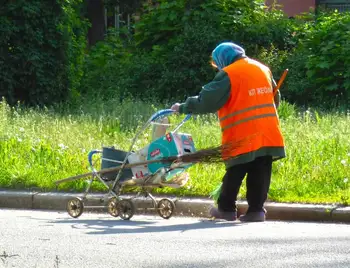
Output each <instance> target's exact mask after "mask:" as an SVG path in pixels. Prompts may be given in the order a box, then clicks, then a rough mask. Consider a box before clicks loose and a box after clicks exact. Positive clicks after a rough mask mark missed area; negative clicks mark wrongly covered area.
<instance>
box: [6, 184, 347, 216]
mask: <svg viewBox="0 0 350 268" xmlns="http://www.w3.org/2000/svg"><path fill="white" fill-rule="evenodd" d="M79 196H82V194H75V193H59V192H47V193H44V192H35V191H13V190H0V208H1V207H2V208H17V209H40V210H59V211H60V210H66V205H67V201H68V200H69V199H71V198H73V197H79ZM103 197H104V195H103V194H89V195H88V202H87V205H89V206H101V205H105V204H106V200H104V198H103ZM126 197H129V196H126ZM155 197H156V199H157V200H158V199H160V198H165V197H168V198H170V199H172V200H173V201H175V204H176V212H175V215H183V216H194V217H209V214H208V211H209V209H210V208H211V207H212V206H213V205H214V202H213V200H211V199H208V198H188V197H176V196H155ZM134 203H135V206H136V208H137V209H138V211H137V212H136V214H148V213H155V211H154V210H147V209H146V208H151V207H152V201H151V199H150V198H142V197H139V198H136V199H134ZM265 208H266V210H267V220H283V221H327V222H344V223H350V207H339V206H336V205H312V204H286V203H272V202H267V203H266V204H265ZM246 209H247V203H246V202H238V214H243V213H244V212H245V210H246ZM87 210H88V209H87ZM89 210H91V209H89ZM96 210H101V208H100V209H96Z"/></svg>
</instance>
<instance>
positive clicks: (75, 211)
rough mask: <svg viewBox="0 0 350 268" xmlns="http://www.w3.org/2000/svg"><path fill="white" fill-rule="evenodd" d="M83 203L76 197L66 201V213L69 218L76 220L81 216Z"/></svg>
mask: <svg viewBox="0 0 350 268" xmlns="http://www.w3.org/2000/svg"><path fill="white" fill-rule="evenodd" d="M83 210H84V203H83V201H82V200H81V198H79V197H76V198H73V199H71V200H69V201H68V203H67V212H68V214H69V216H71V217H73V218H78V217H79V216H80V215H81V214H83Z"/></svg>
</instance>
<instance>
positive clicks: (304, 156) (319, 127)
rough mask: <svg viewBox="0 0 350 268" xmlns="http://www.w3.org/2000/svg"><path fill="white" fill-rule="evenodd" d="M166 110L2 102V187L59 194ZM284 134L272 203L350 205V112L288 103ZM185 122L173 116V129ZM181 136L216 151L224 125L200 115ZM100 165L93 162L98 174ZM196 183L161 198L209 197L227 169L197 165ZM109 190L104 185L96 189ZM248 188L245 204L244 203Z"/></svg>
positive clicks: (127, 104)
mask: <svg viewBox="0 0 350 268" xmlns="http://www.w3.org/2000/svg"><path fill="white" fill-rule="evenodd" d="M160 109H164V107H163V106H161V105H158V104H157V105H153V103H145V102H140V101H135V100H124V103H123V104H122V105H121V103H120V102H119V101H118V99H109V100H108V101H106V100H103V101H102V100H100V99H96V98H95V99H86V100H84V103H82V105H81V106H80V107H77V108H76V109H74V110H68V109H67V107H66V106H65V107H63V109H62V110H57V109H56V110H52V109H46V110H39V109H33V108H32V109H27V108H26V109H23V107H21V106H16V107H11V106H9V105H7V104H6V102H4V101H3V102H2V103H0V121H1V122H5V124H1V125H0V187H3V188H8V189H11V188H17V189H30V188H34V187H36V188H37V189H38V188H39V189H40V190H42V191H48V190H56V186H55V184H54V182H55V181H57V180H60V179H63V178H67V177H70V176H74V175H77V174H82V173H86V172H89V171H90V170H89V166H88V162H87V154H88V152H89V151H90V150H93V149H101V147H102V146H115V147H116V148H118V149H121V150H128V149H129V146H130V143H131V140H132V138H133V137H134V135H135V128H136V127H138V128H139V129H140V128H141V126H143V124H144V123H145V122H146V120H147V119H148V118H149V117H150V116H151V115H152V114H153V113H154V112H156V111H159V110H160ZM279 116H280V120H281V128H282V131H283V134H284V137H285V140H286V146H287V147H286V150H287V158H286V159H284V160H281V161H277V162H275V163H274V165H273V179H272V181H271V188H270V192H269V200H272V201H278V202H305V203H340V204H349V202H350V180H349V179H350V178H349V174H350V151H349V148H350V140H349V135H350V129H349V124H350V114H344V113H341V114H340V113H331V114H325V113H321V112H319V111H314V110H307V111H301V110H297V109H296V108H295V107H294V106H293V105H290V104H288V103H285V102H282V103H281V106H280V107H279ZM181 119H183V116H172V117H171V118H170V121H171V123H172V124H173V125H172V127H171V129H174V128H175V126H176V123H178V122H180V120H181ZM180 132H182V133H190V134H191V135H192V136H193V140H194V142H195V145H196V148H197V149H204V148H209V147H212V146H217V145H218V144H219V143H220V135H221V132H220V127H219V125H218V122H217V118H216V117H215V116H212V115H206V116H198V117H196V119H191V120H190V121H188V122H187V123H186V124H184V125H183V126H182V127H181V129H180ZM150 134H151V127H150V129H147V130H146V131H144V132H143V133H142V135H141V136H140V137H139V138H138V140H137V142H136V144H135V147H134V149H135V150H138V149H141V148H143V147H144V146H145V145H147V144H149V143H150V138H151V135H150ZM100 161H101V159H100V157H99V156H97V157H96V158H94V162H95V165H96V167H97V169H99V167H100V166H99V163H100ZM188 171H189V174H190V181H189V182H188V184H187V185H185V187H182V188H180V189H172V188H167V187H166V188H162V189H156V190H155V191H154V192H156V193H161V194H175V195H186V196H206V197H208V195H209V194H210V193H211V192H212V191H213V190H214V189H215V188H216V186H217V185H218V184H219V183H220V181H221V179H222V176H223V174H224V171H225V170H224V166H223V165H221V164H211V165H200V164H197V165H194V166H193V167H191V168H190V169H189V170H188ZM86 183H87V182H86V181H84V180H80V181H75V182H70V183H64V184H61V185H60V186H59V189H58V190H63V191H79V192H81V191H83V189H84V187H86ZM101 190H103V191H105V190H106V189H105V188H104V186H103V185H102V184H101V183H97V182H96V183H94V184H93V191H101ZM245 193H246V188H245V186H244V184H243V186H242V191H241V194H240V198H241V199H244V198H245Z"/></svg>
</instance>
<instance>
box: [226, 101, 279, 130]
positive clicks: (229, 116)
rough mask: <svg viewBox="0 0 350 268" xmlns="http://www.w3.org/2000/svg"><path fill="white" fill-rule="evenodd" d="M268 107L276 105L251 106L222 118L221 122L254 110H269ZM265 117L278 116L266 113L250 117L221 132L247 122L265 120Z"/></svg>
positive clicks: (231, 124) (229, 125) (232, 124)
mask: <svg viewBox="0 0 350 268" xmlns="http://www.w3.org/2000/svg"><path fill="white" fill-rule="evenodd" d="M267 107H275V105H274V104H273V103H268V104H260V105H255V106H251V107H248V108H244V109H242V110H239V111H236V112H234V113H231V114H228V115H225V116H224V117H222V118H220V122H222V121H225V120H227V119H230V118H232V117H234V116H237V115H240V114H242V113H245V112H249V111H253V110H257V109H261V108H267ZM265 117H277V115H276V113H264V114H259V115H254V116H250V117H247V118H243V119H240V120H237V121H235V122H233V123H230V124H228V125H227V126H224V127H222V128H221V131H222V132H224V131H225V130H227V129H229V128H231V127H234V126H237V125H239V124H242V123H245V122H248V121H251V120H255V119H260V118H265Z"/></svg>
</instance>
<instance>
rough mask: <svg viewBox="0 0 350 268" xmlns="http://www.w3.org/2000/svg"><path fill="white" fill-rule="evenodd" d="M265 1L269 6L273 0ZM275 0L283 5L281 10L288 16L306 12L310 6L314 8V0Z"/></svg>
mask: <svg viewBox="0 0 350 268" xmlns="http://www.w3.org/2000/svg"><path fill="white" fill-rule="evenodd" d="M265 2H266V5H268V6H269V5H271V4H272V3H273V2H274V0H266V1H265ZM276 2H277V3H278V4H280V5H282V6H283V7H282V8H283V11H284V12H285V13H286V14H287V15H288V16H289V17H293V16H295V15H298V14H300V13H303V12H308V11H309V10H310V8H315V6H316V0H277V1H276Z"/></svg>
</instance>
